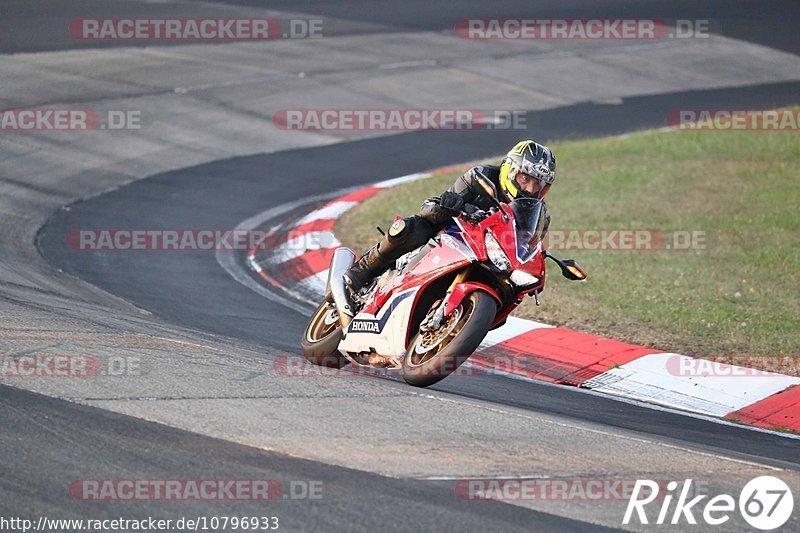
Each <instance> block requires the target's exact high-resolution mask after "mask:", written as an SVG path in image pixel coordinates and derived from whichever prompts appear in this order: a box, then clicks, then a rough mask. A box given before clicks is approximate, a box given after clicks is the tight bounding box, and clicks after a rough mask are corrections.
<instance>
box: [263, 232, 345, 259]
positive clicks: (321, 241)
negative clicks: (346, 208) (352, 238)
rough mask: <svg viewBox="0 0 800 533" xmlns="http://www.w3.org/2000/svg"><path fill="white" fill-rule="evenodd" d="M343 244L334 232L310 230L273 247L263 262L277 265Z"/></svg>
mask: <svg viewBox="0 0 800 533" xmlns="http://www.w3.org/2000/svg"><path fill="white" fill-rule="evenodd" d="M341 244H342V243H340V242H339V240H338V239H337V238H336V236H335V235H334V234H333V232H330V231H309V232H308V233H304V234H303V235H298V236H297V237H293V238H291V239H289V240H288V241H286V242H284V243H282V244H280V245H279V246H276V247H275V248H273V249H272V250H271V251H270V253H269V254H268V255H266V257H265V258H264V261H263V262H262V264H264V265H276V264H279V263H284V262H286V261H289V260H291V259H294V258H295V257H300V256H301V255H303V254H304V253H306V252H310V251H311V250H319V249H321V248H336V247H338V246H340V245H341ZM253 262H255V261H253Z"/></svg>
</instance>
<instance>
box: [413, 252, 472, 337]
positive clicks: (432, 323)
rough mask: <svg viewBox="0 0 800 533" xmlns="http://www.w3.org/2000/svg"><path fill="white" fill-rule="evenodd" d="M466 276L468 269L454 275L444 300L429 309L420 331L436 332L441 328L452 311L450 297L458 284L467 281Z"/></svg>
mask: <svg viewBox="0 0 800 533" xmlns="http://www.w3.org/2000/svg"><path fill="white" fill-rule="evenodd" d="M467 274H469V267H467V268H465V269H463V270H462V271H461V272H459V273H458V274H456V277H455V278H453V281H452V282H451V283H450V286H449V287H448V288H447V292H446V293H445V295H444V298H442V299H441V300H439V301H438V302H436V304H434V306H433V307H431V310H430V311H428V314H427V315H425V318H424V319H423V321H422V323H421V324H420V326H419V329H420V331H436V330H437V329H439V328H440V327H442V320H444V318H445V317H446V316H448V315H450V312H451V311H452V310H453V309H454V307H453V306H452V304H451V303H450V297H451V296H452V294H453V291H454V290H455V288H456V286H458V284H459V283H463V282H464V280H466V279H467ZM459 303H460V301H459Z"/></svg>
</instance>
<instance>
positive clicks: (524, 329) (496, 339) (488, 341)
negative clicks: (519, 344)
mask: <svg viewBox="0 0 800 533" xmlns="http://www.w3.org/2000/svg"><path fill="white" fill-rule="evenodd" d="M552 327H554V326H551V325H550V324H544V323H542V322H534V321H533V320H525V319H524V318H517V317H514V316H510V317H508V320H507V321H506V323H505V324H504V325H502V326H500V327H499V328H497V329H493V330H492V331H490V332H489V333H487V334H486V337H485V338H484V339H483V342H481V345H480V347H479V348H478V349H479V350H485V349H486V348H491V347H492V346H494V345H495V344H500V343H501V342H503V341H507V340H508V339H511V338H513V337H517V336H519V335H522V334H523V333H528V332H529V331H533V330H534V329H539V328H552Z"/></svg>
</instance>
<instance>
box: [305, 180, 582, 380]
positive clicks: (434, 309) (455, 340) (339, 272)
mask: <svg viewBox="0 0 800 533" xmlns="http://www.w3.org/2000/svg"><path fill="white" fill-rule="evenodd" d="M478 183H479V184H480V186H481V187H482V188H483V189H485V191H483V192H484V194H488V196H489V197H490V198H491V199H493V200H494V202H495V204H496V205H495V206H494V207H492V208H490V209H489V210H487V211H484V210H480V209H478V208H477V207H475V206H471V205H469V204H468V205H465V206H464V210H463V211H462V212H461V213H460V214H459V215H458V216H456V217H453V220H452V223H451V224H450V225H449V226H448V227H446V228H444V229H443V230H442V231H440V232H439V233H438V234H437V235H436V236H435V237H433V238H432V239H431V240H429V241H428V243H427V244H425V245H424V246H422V247H420V248H418V249H416V250H414V251H412V252H409V253H408V254H406V255H404V256H402V257H400V258H399V259H398V260H397V261H396V262H395V265H394V268H391V269H390V270H388V271H387V272H385V273H384V274H383V275H381V276H379V277H378V278H376V279H375V280H373V281H372V283H371V284H369V285H368V286H367V287H365V288H363V289H361V290H360V291H359V292H358V293H357V294H352V293H351V292H350V291H349V289H348V288H347V287H346V286H345V283H344V280H343V275H344V273H345V272H346V271H347V269H349V268H350V267H351V266H352V265H353V263H354V261H355V260H356V257H355V254H354V253H353V252H352V251H351V250H350V249H349V248H345V247H341V248H337V249H336V250H335V251H334V254H333V257H332V259H331V264H330V269H329V271H328V283H327V288H326V292H325V297H324V298H323V301H322V303H321V304H320V305H319V307H317V309H316V311H315V312H314V314H313V315H312V317H311V320H310V321H309V323H308V325H307V326H306V328H305V331H304V333H303V338H302V339H301V346H302V349H303V353H304V354H305V357H306V358H307V359H308V360H309V361H310V362H312V363H314V364H317V365H321V366H325V367H333V368H342V367H344V366H345V365H347V364H349V363H353V364H355V365H360V366H363V367H380V368H392V369H402V375H403V379H405V381H406V382H407V383H409V384H411V385H415V386H418V387H427V386H429V385H432V384H434V383H436V382H438V381H440V380H442V379H444V378H445V377H447V376H448V375H449V374H450V373H452V372H453V371H454V370H456V369H457V368H458V367H459V366H460V365H461V364H462V363H464V361H466V360H467V359H468V358H469V356H470V355H471V354H472V353H473V352H474V351H475V350H476V349H477V348H478V346H479V345H480V343H481V341H482V340H483V338H484V337H485V336H486V333H487V332H489V331H490V330H492V329H494V328H497V327H500V326H502V325H503V324H504V323H505V321H506V318H507V317H508V315H509V314H510V313H511V312H512V311H513V310H514V309H515V308H516V307H517V306H518V305H519V304H520V303H521V302H522V300H523V298H524V297H525V296H526V295H528V296H533V297H534V298H535V299H536V304H537V305H539V294H540V293H541V292H542V290H543V289H544V283H545V259H547V258H549V259H551V260H553V261H554V262H555V263H556V264H558V266H559V267H560V268H561V273H562V274H563V275H564V277H566V278H567V279H571V280H585V279H586V272H585V271H584V270H583V269H582V268H581V267H580V266H579V265H578V264H577V263H576V262H575V261H572V260H560V259H558V258H556V257H554V256H553V255H552V254H551V253H549V252H547V251H546V250H544V249H543V239H544V236H545V234H546V231H547V224H548V222H549V216H548V215H547V208H546V206H545V205H544V203H542V202H541V200H536V199H533V198H519V199H516V200H513V201H512V202H511V203H508V204H506V203H502V202H500V201H499V200H497V199H496V198H494V196H493V189H492V186H491V184H490V183H489V182H488V181H487V180H486V179H485V178H479V181H478Z"/></svg>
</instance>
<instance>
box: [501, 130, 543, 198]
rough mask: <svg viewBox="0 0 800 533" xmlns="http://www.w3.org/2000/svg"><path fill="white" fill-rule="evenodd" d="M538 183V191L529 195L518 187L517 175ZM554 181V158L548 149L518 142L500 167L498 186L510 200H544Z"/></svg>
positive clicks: (534, 144)
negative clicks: (524, 175) (526, 198)
mask: <svg viewBox="0 0 800 533" xmlns="http://www.w3.org/2000/svg"><path fill="white" fill-rule="evenodd" d="M520 173H522V174H526V175H527V176H528V177H529V178H533V179H535V180H538V181H539V187H538V191H537V192H536V193H534V194H530V193H528V192H526V191H525V190H523V189H522V188H521V187H520V184H519V182H518V181H517V177H518V174H520ZM555 179H556V157H555V156H554V155H553V152H551V151H550V148H548V147H546V146H543V145H541V144H539V143H537V142H534V141H520V142H518V143H517V144H516V145H514V148H512V149H511V150H509V152H508V153H507V154H506V156H505V158H503V162H502V163H501V165H500V186H501V187H502V188H503V192H505V193H506V195H507V196H508V197H509V198H510V199H515V198H523V197H528V198H538V199H541V198H544V195H545V194H547V191H548V189H550V186H551V185H552V184H553V182H554V181H555Z"/></svg>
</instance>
